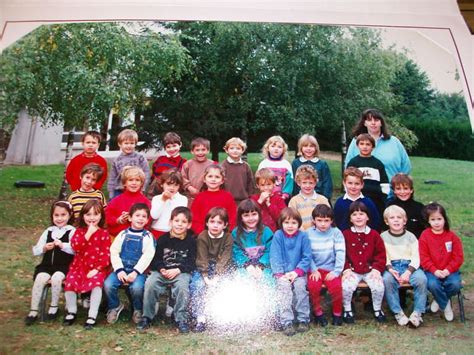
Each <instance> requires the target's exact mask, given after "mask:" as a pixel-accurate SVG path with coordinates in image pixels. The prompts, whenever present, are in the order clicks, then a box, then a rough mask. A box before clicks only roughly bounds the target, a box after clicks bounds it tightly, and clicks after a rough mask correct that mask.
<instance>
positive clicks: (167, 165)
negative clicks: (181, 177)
mask: <svg viewBox="0 0 474 355" xmlns="http://www.w3.org/2000/svg"><path fill="white" fill-rule="evenodd" d="M185 162H186V159H184V158H183V157H181V155H179V154H178V155H177V156H175V157H170V156H168V155H160V156H159V157H158V158H156V160H155V162H154V163H153V166H152V168H151V171H152V174H153V177H154V178H155V179H158V178H159V177H160V175H161V174H162V173H163V172H164V171H166V170H169V169H171V168H176V169H178V171H179V170H181V168H182V166H183V164H184V163H185Z"/></svg>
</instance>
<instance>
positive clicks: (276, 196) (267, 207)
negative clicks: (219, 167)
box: [250, 168, 286, 232]
mask: <svg viewBox="0 0 474 355" xmlns="http://www.w3.org/2000/svg"><path fill="white" fill-rule="evenodd" d="M255 180H256V183H257V187H258V189H259V190H260V193H259V194H255V195H252V196H251V197H250V198H251V199H252V200H254V201H255V202H257V204H258V206H259V207H260V209H261V211H262V223H263V224H264V225H266V226H267V227H268V228H270V229H271V230H272V232H276V230H277V229H278V226H277V222H278V218H279V217H280V212H281V211H282V210H283V209H284V208H285V207H286V203H285V200H283V197H282V195H281V192H273V190H274V187H275V182H276V177H275V174H274V173H273V171H271V170H270V169H269V168H262V169H260V170H258V171H257V172H256V173H255Z"/></svg>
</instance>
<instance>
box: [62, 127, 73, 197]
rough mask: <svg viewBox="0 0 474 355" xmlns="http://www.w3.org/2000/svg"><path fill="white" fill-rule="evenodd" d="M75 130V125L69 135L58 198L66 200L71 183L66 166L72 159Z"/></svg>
mask: <svg viewBox="0 0 474 355" xmlns="http://www.w3.org/2000/svg"><path fill="white" fill-rule="evenodd" d="M74 131H75V129H74V127H73V128H71V130H70V131H69V134H68V136H67V145H66V156H65V158H64V174H63V183H62V185H61V189H60V190H59V196H58V200H65V199H66V196H67V188H68V185H69V184H68V183H67V181H66V168H67V165H68V164H69V160H71V155H72V154H71V152H72V146H73V144H74Z"/></svg>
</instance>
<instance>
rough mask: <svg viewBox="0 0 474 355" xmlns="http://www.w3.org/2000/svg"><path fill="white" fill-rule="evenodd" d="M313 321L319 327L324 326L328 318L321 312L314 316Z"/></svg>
mask: <svg viewBox="0 0 474 355" xmlns="http://www.w3.org/2000/svg"><path fill="white" fill-rule="evenodd" d="M314 322H315V323H316V324H318V325H320V326H321V327H325V326H327V325H328V320H327V319H326V317H325V316H324V314H321V315H320V316H315V317H314Z"/></svg>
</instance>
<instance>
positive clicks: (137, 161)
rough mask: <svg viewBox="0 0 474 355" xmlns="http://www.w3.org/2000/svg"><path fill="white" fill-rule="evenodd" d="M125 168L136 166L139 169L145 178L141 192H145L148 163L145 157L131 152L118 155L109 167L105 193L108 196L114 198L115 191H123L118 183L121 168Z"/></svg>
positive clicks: (148, 170) (148, 175)
mask: <svg viewBox="0 0 474 355" xmlns="http://www.w3.org/2000/svg"><path fill="white" fill-rule="evenodd" d="M126 166H138V167H139V168H141V169H142V170H143V172H144V173H145V177H146V179H145V183H144V184H143V190H145V189H146V187H147V186H148V181H149V178H150V167H149V166H148V161H147V160H146V158H145V156H144V155H142V154H140V153H138V152H133V153H130V154H123V153H120V155H119V156H118V157H117V158H115V160H114V161H113V162H112V166H111V167H110V175H109V181H108V183H107V191H109V196H114V191H115V190H123V186H122V183H121V181H120V175H121V173H122V170H123V168H124V167H126Z"/></svg>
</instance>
